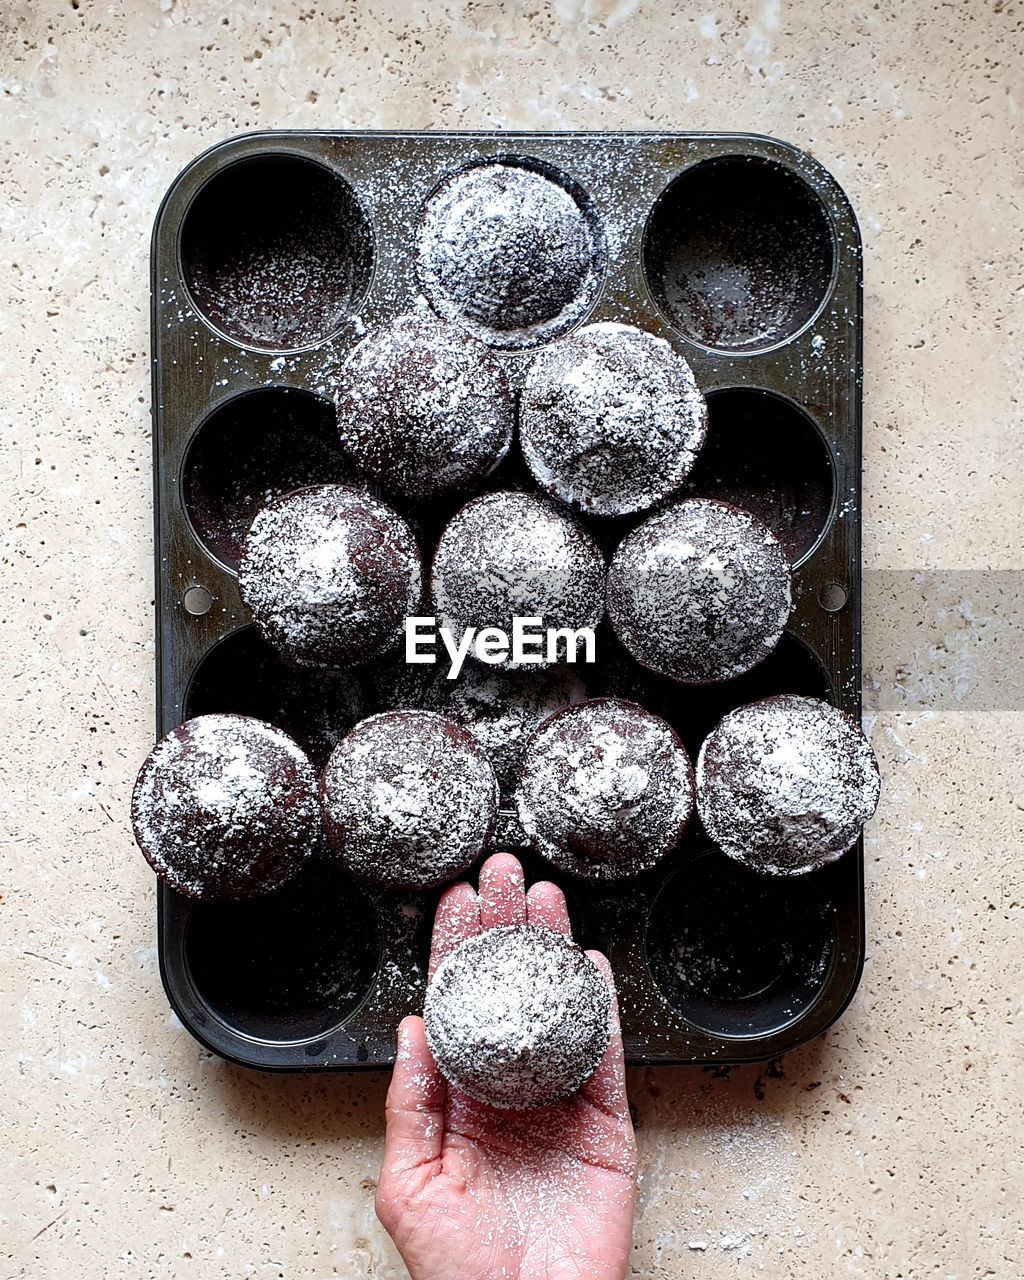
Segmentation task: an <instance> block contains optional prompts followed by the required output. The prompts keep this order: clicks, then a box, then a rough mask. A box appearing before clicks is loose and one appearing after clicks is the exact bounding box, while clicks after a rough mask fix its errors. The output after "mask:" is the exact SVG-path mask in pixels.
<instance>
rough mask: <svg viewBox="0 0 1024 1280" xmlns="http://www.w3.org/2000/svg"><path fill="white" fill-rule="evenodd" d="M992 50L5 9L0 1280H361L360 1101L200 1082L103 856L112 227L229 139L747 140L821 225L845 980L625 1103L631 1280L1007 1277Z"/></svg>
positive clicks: (883, 37)
mask: <svg viewBox="0 0 1024 1280" xmlns="http://www.w3.org/2000/svg"><path fill="white" fill-rule="evenodd" d="M325 9H326V10H329V11H333V15H334V16H330V17H328V16H325V14H324V10H325ZM1022 51H1024V10H1022V8H1021V6H1020V4H1019V3H1015V0H1006V2H1004V0H995V2H994V3H992V2H988V3H983V2H982V0H964V3H960V4H955V5H945V6H938V5H935V4H933V3H931V0H928V2H927V3H926V2H925V0H908V2H907V3H905V4H902V5H889V4H863V5H856V4H854V5H850V4H848V3H845V2H843V3H835V2H832V0H826V3H824V4H823V3H820V0H816V2H815V3H810V2H809V0H797V2H795V3H779V2H778V0H766V3H764V4H758V5H754V6H748V5H745V4H741V5H739V6H732V7H729V8H715V7H714V6H706V5H703V4H702V5H679V4H670V3H667V2H663V3H658V2H656V0H553V2H551V0H544V2H543V3H538V4H536V5H532V6H529V5H515V4H507V5H502V4H499V3H492V4H487V3H476V4H474V3H465V4H462V3H457V2H456V3H450V4H441V5H427V4H424V3H416V4H406V3H402V2H400V0H378V3H377V4H375V5H374V6H372V7H371V6H370V5H369V4H363V3H356V4H347V5H334V6H321V5H319V4H316V3H314V2H312V0H311V2H310V3H308V4H298V3H296V4H290V3H284V2H283V0H281V2H277V0H274V2H270V3H267V4H264V5H263V6H261V7H260V9H259V11H258V12H257V10H256V8H255V7H253V6H248V5H244V4H242V3H220V4H217V3H213V0H159V2H157V0H138V2H137V3H129V2H128V0H119V2H115V3H99V2H98V0H59V3H58V0H33V2H32V3H29V2H28V0H8V2H7V3H5V4H4V6H3V9H2V12H0V100H2V112H0V137H2V148H0V230H2V249H0V334H2V339H0V387H2V406H0V426H2V433H3V451H2V463H0V465H2V476H3V479H2V486H3V506H2V509H3V513H4V527H3V539H4V550H3V576H4V601H5V606H4V609H3V611H2V617H0V623H2V630H0V688H2V690H3V698H4V704H3V713H4V714H3V724H4V730H5V732H6V737H7V740H8V741H7V747H6V750H5V751H4V752H3V758H2V762H0V770H2V781H3V785H2V792H0V797H2V798H0V804H2V808H3V816H4V822H3V832H2V838H3V860H2V863H0V895H2V898H0V946H2V948H3V965H2V975H0V984H2V986H0V992H2V996H0V1019H2V1023H0V1026H2V1041H3V1045H4V1053H3V1055H2V1062H0V1089H2V1097H3V1106H2V1112H3V1114H2V1119H0V1143H2V1145H3V1152H2V1155H0V1168H2V1170H3V1174H2V1179H3V1182H4V1183H6V1184H7V1187H6V1190H5V1191H4V1192H3V1194H0V1222H2V1225H0V1257H2V1258H3V1269H2V1271H0V1276H2V1277H4V1278H5V1280H6V1278H7V1277H15V1276H17V1277H21V1276H25V1277H32V1278H33V1280H39V1278H43V1277H46V1278H49V1277H54V1278H56V1277H63V1276H66V1275H68V1274H73V1275H75V1276H77V1277H81V1278H82V1280H87V1278H88V1280H91V1278H92V1277H97V1278H99V1277H114V1276H120V1275H125V1276H133V1275H136V1276H145V1277H187V1276H193V1275H194V1276H196V1277H202V1278H203V1280H217V1278H219V1277H224V1278H225V1280H228V1278H230V1280H238V1277H241V1276H253V1277H268V1280H269V1278H270V1277H287V1278H288V1280H296V1278H297V1277H304V1276H308V1277H318V1278H320V1277H324V1276H328V1275H337V1276H344V1277H347V1278H349V1280H351V1278H353V1277H363V1276H366V1277H370V1276H373V1277H377V1278H378V1280H383V1278H385V1277H393V1276H402V1275H403V1274H404V1271H403V1268H402V1266H401V1264H400V1262H399V1260H398V1258H397V1255H396V1254H395V1252H394V1250H393V1249H392V1247H391V1245H390V1243H389V1242H388V1240H387V1239H386V1237H385V1236H384V1234H383V1232H382V1230H381V1229H380V1228H379V1227H378V1225H377V1223H376V1221H375V1219H374V1215H373V1208H372V1198H373V1188H374V1179H375V1177H376V1174H377V1170H378V1165H379V1160H380V1154H381V1140H382V1110H383V1101H384V1093H385V1089H386V1085H387V1077H386V1076H385V1075H370V1076H366V1075H360V1076H352V1077H346V1076H332V1077H329V1078H323V1077H316V1078H307V1079H303V1078H296V1077H285V1078H281V1077H268V1076H261V1075H257V1074H252V1073H249V1072H247V1071H245V1070H242V1069H239V1068H235V1067H232V1066H230V1065H228V1064H227V1063H225V1062H222V1061H220V1060H217V1059H214V1058H212V1057H211V1056H209V1055H208V1054H206V1053H205V1052H203V1051H202V1050H201V1049H200V1048H199V1046H198V1045H197V1044H196V1043H195V1042H194V1041H193V1040H192V1039H191V1037H190V1036H189V1035H188V1034H187V1033H186V1032H185V1031H184V1030H183V1029H182V1028H181V1027H180V1026H179V1025H178V1024H177V1022H176V1021H175V1019H174V1018H173V1017H172V1016H171V1015H170V1013H169V1010H168V1007H167V1004H166V1001H165V998H164V995H163V992H162V990H161V987H160V980H159V977H158V974H157V968H156V952H155V946H154V942H155V939H154V884H153V879H152V876H151V874H150V872H149V870H148V868H147V867H146V866H145V864H144V862H143V861H142V859H141V857H139V856H138V854H137V852H136V849H135V846H134V844H133V842H132V838H131V834H130V832H129V829H128V824H127V820H126V815H127V807H128V797H129V791H130V787H131V783H132V780H133V778H134V775H135V771H136V769H137V767H138V765H139V762H140V761H141V759H142V757H143V755H144V753H145V751H146V750H147V748H148V746H149V745H150V743H151V740H152V739H151V735H152V724H153V670H152V667H153V644H152V630H153V619H152V609H151V602H152V596H153V588H152V561H151V556H152V537H151V514H150V512H151V506H150V503H151V492H150V422H149V352H148V343H149V335H148V306H149V299H148V265H147V264H148V250H149V233H150V228H151V226H152V222H153V217H154V215H155V212H156V209H157V206H158V204H159V201H160V198H161V196H162V194H163V192H164V191H165V190H166V188H167V187H168V185H169V184H170V182H171V181H172V179H173V178H174V176H175V175H176V174H177V172H178V171H179V170H180V169H181V167H182V166H183V165H184V164H186V163H187V162H188V161H189V160H190V159H191V158H192V157H193V156H194V155H196V154H198V153H199V152H200V151H202V150H203V149H204V148H205V147H207V146H208V145H210V144H212V143H214V142H216V141H218V140H220V139H222V138H224V137H227V136H230V135H232V134H236V133H239V132H242V131H245V130H249V129H262V128H271V127H291V128H303V129H312V128H348V127H352V128H356V127H358V128H391V127H402V128H417V129H422V128H451V127H474V128H477V127H497V128H503V127H507V128H515V129H536V128H543V129H550V128H556V129H597V128H602V129H607V128H627V129H634V128H639V129H647V128H666V129H716V130H718V129H721V130H745V131H758V132H764V133H769V134H773V135H776V136H777V137H780V138H783V139H786V140H787V141H791V142H793V143H795V144H797V145H799V146H801V147H804V148H805V149H807V150H809V151H810V152H811V153H812V154H813V155H815V156H816V157H817V158H818V159H820V160H821V161H822V162H823V163H824V164H825V165H826V166H827V167H828V168H829V169H830V170H831V171H832V172H833V173H834V174H835V176H836V177H837V178H838V180H839V181H840V183H841V184H842V185H843V186H844V187H845V189H846V191H847V192H848V194H849V195H850V197H851V199H852V201H853V204H854V206H855V208H856V209H857V211H858V214H859V217H860V221H861V226H862V230H863V234H864V242H865V282H866V302H865V313H866V328H867V339H866V352H865V398H864V408H865V446H864V472H865V523H864V538H865V550H864V564H865V620H864V642H865V658H864V676H865V712H866V724H867V726H868V728H869V729H870V731H871V735H872V740H873V743H874V746H875V749H876V751H877V752H878V754H879V757H880V759H881V763H882V767H883V771H884V778H885V787H884V792H883V799H882V804H881V807H880V809H879V812H878V815H877V817H876V818H875V820H874V821H873V822H872V823H871V825H870V827H869V829H868V842H867V871H868V955H867V964H866V968H865V972H864V978H863V981H862V984H861V986H860V989H859V992H858V994H857V996H856V998H855V1000H854V1002H853V1005H852V1006H851V1008H850V1009H849V1011H848V1012H847V1013H846V1015H845V1016H844V1017H843V1018H842V1020H841V1021H840V1022H839V1023H838V1024H837V1025H836V1026H835V1027H834V1028H833V1030H832V1031H831V1032H829V1033H828V1035H826V1036H825V1037H824V1038H823V1039H821V1040H819V1041H817V1042H815V1043H813V1044H811V1045H809V1046H808V1047H806V1048H804V1049H802V1050H800V1051H797V1052H795V1053H793V1054H791V1055H790V1056H789V1057H787V1058H786V1059H785V1060H784V1061H783V1062H782V1064H781V1066H779V1067H777V1068H776V1069H773V1070H772V1071H770V1072H766V1071H765V1070H763V1069H762V1070H759V1069H757V1068H749V1069H742V1070H740V1069H737V1070H733V1071H732V1072H731V1073H729V1074H727V1075H725V1074H722V1075H719V1074H713V1073H709V1072H705V1071H700V1070H669V1069H660V1070H647V1071H637V1072H634V1073H633V1074H632V1077H631V1081H630V1088H631V1095H632V1099H633V1102H634V1103H635V1107H636V1113H637V1121H638V1126H639V1128H638V1136H639V1143H640V1153H641V1162H642V1170H643V1181H642V1183H641V1192H640V1212H639V1216H638V1220H637V1225H636V1232H635V1251H634V1255H633V1274H634V1275H635V1276H644V1277H646V1276H653V1277H672V1278H673V1280H675V1278H679V1277H689V1276H694V1277H712V1276H714V1277H721V1276H723V1275H725V1276H747V1275H755V1274H756V1275H762V1276H765V1277H768V1278H771V1280H783V1278H785V1280H822V1277H829V1278H833V1277H846V1276H855V1277H864V1278H865V1280H878V1278H879V1277H886V1278H889V1277H892V1278H896V1277H900V1278H906V1280H909V1278H911V1277H913V1278H914V1280H917V1278H921V1280H923V1278H924V1277H930V1276H935V1277H941V1278H942V1280H968V1277H970V1278H972V1280H973V1278H974V1277H983V1276H996V1277H999V1278H1000V1280H1004V1278H1005V1280H1012V1278H1013V1277H1017V1276H1020V1275H1021V1274H1024V1240H1022V1236H1021V1225H1020V1215H1019V1211H1018V1210H1013V1209H1012V1204H1013V1203H1016V1201H1017V1198H1018V1195H1019V1191H1018V1192H1017V1193H1014V1192H1013V1191H1012V1188H1013V1187H1014V1186H1017V1187H1018V1188H1019V1186H1020V1182H1021V1177H1022V1169H1021V1138H1022V1119H1021V1112H1020V1106H1019V1090H1018V1088H1017V1087H1015V1075H1016V1074H1017V1073H1019V1064H1020V1056H1021V992H1022V982H1021V959H1020V957H1021V946H1020V916H1021V912H1020V895H1021V887H1020V886H1021V876H1020V872H1019V870H1018V867H1019V860H1020V847H1021V836H1022V831H1021V826H1022V822H1021V816H1022V809H1024V800H1022V795H1024V786H1022V783H1024V776H1022V775H1024V770H1022V765H1021V761H1024V715H1022V706H1021V680H1020V676H1021V650H1022V648H1024V645H1022V644H1021V569H1022V552H1021V547H1022V546H1024V536H1022V535H1024V528H1022V523H1024V516H1022V514H1021V513H1022V510H1024V479H1022V477H1024V430H1022V426H1021V412H1022V410H1021V400H1022V396H1024V380H1022V356H1021V351H1022V337H1024V276H1022V274H1021V265H1020V253H1021V245H1022V243H1024V181H1022V166H1024V161H1022V157H1024V137H1022V130H1021V123H1020V122H1021V119H1022V116H1021V113H1022V112H1024V96H1022V95H1024V52H1022ZM1017 1078H1018V1079H1019V1075H1018V1076H1017Z"/></svg>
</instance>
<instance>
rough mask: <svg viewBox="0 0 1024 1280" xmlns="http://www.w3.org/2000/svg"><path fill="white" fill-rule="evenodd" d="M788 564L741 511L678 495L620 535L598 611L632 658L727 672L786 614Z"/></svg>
mask: <svg viewBox="0 0 1024 1280" xmlns="http://www.w3.org/2000/svg"><path fill="white" fill-rule="evenodd" d="M790 609H791V589H790V570H789V565H788V564H787V563H786V560H785V558H784V557H783V554H782V550H781V548H780V546H779V543H778V540H777V539H776V538H775V536H774V534H772V533H771V532H770V531H769V530H768V529H767V528H766V527H765V526H764V525H763V524H761V522H760V521H759V520H757V519H756V518H755V517H754V516H752V515H750V514H749V513H748V512H746V511H740V510H738V509H737V508H735V507H730V506H727V505H726V504H725V503H721V502H713V501H710V500H707V499H696V498H695V499H688V500H686V501H684V502H680V503H677V504H676V505H675V506H673V507H670V508H669V509H668V510H667V511H665V512H662V513H661V514H660V515H656V516H653V517H652V518H651V519H649V520H648V521H646V523H644V524H642V525H640V527H639V528H637V529H635V530H634V531H633V532H632V533H630V534H628V535H627V537H626V538H624V539H623V541H622V543H621V545H620V546H619V548H618V550H617V551H616V553H615V555H614V557H613V558H612V563H611V567H610V569H609V571H608V616H609V618H610V620H611V623H612V626H613V627H614V628H615V632H616V634H617V635H618V637H619V639H620V640H621V641H622V643H623V644H624V645H625V646H626V648H627V649H628V650H629V652H630V653H631V654H632V655H633V657H634V658H636V660H637V661H638V662H640V663H641V664H642V665H643V666H645V667H648V668H649V669H650V670H652V671H655V672H657V673H658V674H659V675H665V676H669V677H671V678H672V679H675V680H680V681H683V682H684V683H689V684H704V683H708V682H711V681H717V680H728V679H730V678H732V677H733V676H738V675H742V674H743V672H745V671H749V670H750V668H751V667H753V666H755V665H756V664H757V663H758V662H760V661H761V660H762V659H763V658H766V657H767V656H768V654H769V653H771V651H772V650H773V649H774V648H775V646H776V644H777V643H778V641H779V639H780V637H781V635H782V632H783V630H784V628H785V626H786V622H787V621H788V619H789V614H790Z"/></svg>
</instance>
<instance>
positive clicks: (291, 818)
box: [132, 714, 320, 898]
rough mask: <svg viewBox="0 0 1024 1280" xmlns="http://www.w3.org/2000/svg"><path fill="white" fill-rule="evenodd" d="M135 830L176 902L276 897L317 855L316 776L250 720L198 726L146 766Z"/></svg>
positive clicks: (174, 734)
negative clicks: (178, 899)
mask: <svg viewBox="0 0 1024 1280" xmlns="http://www.w3.org/2000/svg"><path fill="white" fill-rule="evenodd" d="M132 826H133V828H134V831H135V839H136V842H137V843H138V846H139V848H140V849H141V850H142V852H143V854H144V855H145V857H146V860H147V861H148V862H149V864H150V866H152V868H153V870H154V871H155V872H156V873H157V875H159V876H161V877H162V878H163V879H164V880H165V881H166V882H167V884H168V885H169V886H170V887H171V888H172V889H176V890H177V891H178V892H179V893H184V894H186V895H188V896H189V897H191V898H249V897H253V896H255V895H258V894H262V893H270V892H271V891H272V890H274V889H278V888H280V887H281V886H282V885H283V884H285V883H286V882H287V881H288V880H290V879H291V878H292V876H294V875H295V874H296V873H297V872H298V870H299V868H300V867H301V866H302V864H303V862H305V860H306V858H307V857H308V856H309V854H310V853H311V852H313V851H314V849H315V848H316V846H317V843H318V840H319V838H320V813H319V807H318V805H317V800H316V776H315V774H314V773H313V768H312V766H311V765H310V763H309V761H308V760H307V758H306V756H305V754H304V753H303V751H302V750H301V749H300V748H299V747H298V746H297V745H296V744H295V743H294V742H293V741H292V740H291V738H289V737H288V736H287V734H284V733H282V732H281V730H280V729H275V728H274V727H273V726H272V725H269V724H265V723H264V722H263V721H262V720H253V719H251V718H250V717H249V716H239V715H232V714H224V715H207V716H197V717H196V718H195V719H194V720H188V721H186V722H185V723H184V724H183V725H180V726H179V727H178V728H177V729H172V730H171V732H170V733H169V734H167V736H166V737H164V738H161V740H160V741H159V742H158V743H157V744H156V746H155V747H154V748H153V750H152V751H151V752H150V753H149V755H148V756H147V757H146V760H145V762H144V764H143V766H142V768H141V769H140V770H139V776H138V778H137V780H136V783H135V790H134V792H133V793H132Z"/></svg>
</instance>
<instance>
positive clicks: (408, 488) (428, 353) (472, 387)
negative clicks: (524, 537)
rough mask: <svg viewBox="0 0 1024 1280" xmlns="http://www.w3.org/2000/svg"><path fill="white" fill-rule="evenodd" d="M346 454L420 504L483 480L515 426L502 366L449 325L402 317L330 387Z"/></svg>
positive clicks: (366, 344)
mask: <svg viewBox="0 0 1024 1280" xmlns="http://www.w3.org/2000/svg"><path fill="white" fill-rule="evenodd" d="M336 398H337V405H338V424H339V428H340V431H341V441H342V445H343V446H344V448H345V449H346V450H347V452H348V453H349V455H350V456H351V457H352V459H353V460H354V461H355V463H356V464H357V466H358V467H359V469H360V471H362V473H363V474H364V475H366V476H368V477H369V478H370V479H372V480H375V481H376V482H377V483H378V484H380V485H382V486H383V487H384V488H385V489H386V490H388V491H389V492H391V493H395V494H399V495H401V496H403V497H406V498H410V499H416V500H425V499H429V498H433V497H436V496H437V495H439V494H442V493H448V492H451V491H452V490H457V489H460V488H463V487H466V486H470V485H472V484H474V483H476V482H477V481H479V480H481V479H483V478H484V477H485V476H487V475H489V474H490V472H491V471H493V470H494V468H495V467H496V466H497V465H498V463H499V462H500V461H501V459H502V458H503V457H504V456H505V454H506V452H507V451H508V447H509V443H510V442H511V439H512V426H513V422H514V418H515V412H514V403H513V398H512V392H511V389H510V387H509V383H508V377H507V375H506V373H505V369H504V367H503V366H502V365H501V364H499V363H498V361H497V359H496V358H495V357H494V356H493V355H492V354H491V353H490V352H489V351H488V350H487V348H486V347H484V346H483V345H482V344H481V343H479V342H476V341H474V340H473V339H472V338H470V337H469V336H468V335H467V334H466V333H465V332H464V331H463V330H462V329H459V328H457V327H456V326H455V325H450V324H444V323H442V322H440V321H438V320H435V319H432V318H427V317H422V316H416V315H407V316H403V317H401V318H400V319H398V320H396V321H394V322H393V323H392V324H390V325H388V326H387V327H386V328H384V329H381V330H378V331H377V332H376V333H373V334H371V335H370V337H368V338H365V339H364V340H363V341H362V342H361V343H360V344H359V346H357V347H356V349H355V350H354V351H353V352H352V355H351V356H350V357H349V359H348V362H347V363H346V365H345V368H344V370H343V371H342V373H341V375H340V377H339V379H338V384H337V387H336Z"/></svg>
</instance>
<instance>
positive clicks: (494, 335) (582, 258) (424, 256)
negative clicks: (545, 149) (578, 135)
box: [416, 163, 600, 347]
mask: <svg viewBox="0 0 1024 1280" xmlns="http://www.w3.org/2000/svg"><path fill="white" fill-rule="evenodd" d="M599 268H600V248H599V246H598V244H597V242H596V239H595V234H594V231H593V229H592V227H591V224H590V222H589V221H588V219H587V216H586V214H585V213H584V212H583V210H582V209H581V208H580V206H579V204H577V202H576V200H574V199H573V197H572V195H571V194H570V193H569V192H568V191H567V190H566V189H565V187H563V186H562V185H561V184H560V183H558V182H555V181H552V179H550V178H548V177H545V175H544V174H543V173H539V172H537V171H536V170H534V169H528V168H525V167H523V166H521V165H516V164H506V163H495V164H482V165H475V166H473V167H471V168H468V169H462V170H460V171H459V172H458V173H454V174H452V175H451V176H450V177H449V178H448V179H446V181H445V182H444V183H442V185H441V186H440V187H439V188H438V190H437V191H436V192H435V193H434V195H433V196H432V197H431V198H430V200H429V202H428V203H427V206H426V209H425V210H424V214H423V222H422V224H421V226H420V230H419V235H418V238H417V245H416V269H417V274H418V276H419V280H420V285H421V287H422V289H423V292H424V293H425V294H426V295H427V297H428V298H429V299H430V303H431V305H432V306H433V307H434V309H435V311H437V313H438V314H439V315H440V316H443V317H444V319H446V320H451V321H454V322H455V323H457V324H461V325H463V326H464V327H465V328H467V329H468V330H469V332H470V333H472V334H474V335H475V336H476V337H478V338H481V339H482V340H483V341H484V342H487V343H490V345H491V346H496V347H527V346H535V345H538V344H539V343H542V342H549V341H550V340H551V339H552V338H553V337H556V336H557V335H558V334H560V333H564V332H565V331H566V330H567V329H569V328H571V326H572V325H573V324H575V323H576V322H577V321H578V320H579V319H580V317H581V316H582V315H583V314H584V313H585V312H586V310H587V308H588V307H589V306H590V304H591V302H592V301H593V298H594V296H595V295H596V292H597V286H598V283H599Z"/></svg>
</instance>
